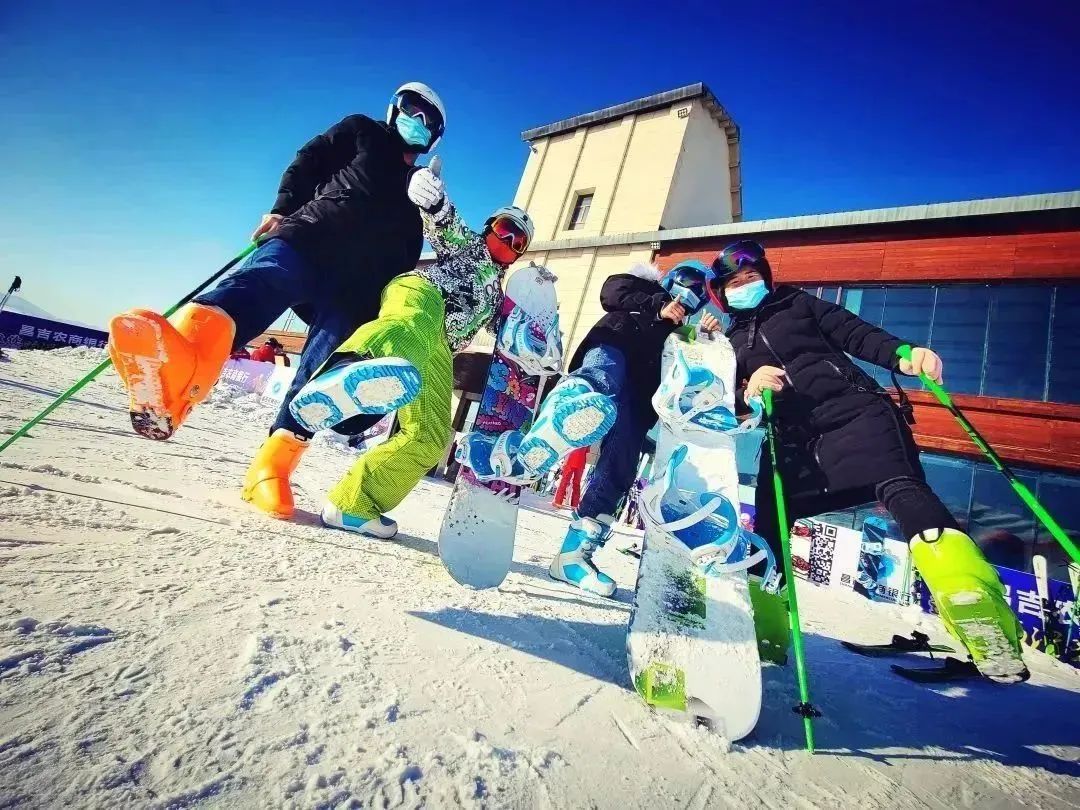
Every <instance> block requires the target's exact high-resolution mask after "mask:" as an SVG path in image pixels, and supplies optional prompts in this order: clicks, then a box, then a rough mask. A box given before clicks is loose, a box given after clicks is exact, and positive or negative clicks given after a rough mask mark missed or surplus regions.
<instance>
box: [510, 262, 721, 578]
mask: <svg viewBox="0 0 1080 810" xmlns="http://www.w3.org/2000/svg"><path fill="white" fill-rule="evenodd" d="M695 264H696V263H695ZM687 269H690V268H687ZM700 270H701V271H704V270H705V268H704V266H701V268H700ZM678 271H679V266H676V267H675V268H672V270H671V271H669V273H668V275H667V276H665V283H666V285H667V288H665V286H663V285H662V284H661V281H660V273H659V271H658V270H657V269H656V268H655V267H651V266H640V265H639V266H638V267H635V268H633V269H632V270H631V271H630V272H629V273H620V274H617V275H613V276H611V277H609V278H608V279H607V281H605V282H604V286H603V287H602V288H601V290H600V305H601V306H602V307H603V308H604V310H605V313H606V314H605V315H604V316H603V317H602V318H601V319H600V320H599V321H598V322H597V323H596V325H595V326H593V328H592V329H590V330H589V332H588V334H587V335H586V336H585V339H584V340H583V341H582V343H581V345H580V346H579V347H578V349H577V351H576V352H575V353H574V356H573V358H571V360H570V365H569V369H570V374H569V375H568V376H567V377H566V378H565V379H564V380H562V381H561V382H560V383H559V384H558V385H557V386H556V387H555V388H554V389H552V391H551V393H550V394H549V395H548V396H547V398H546V399H545V400H544V404H543V406H542V407H541V409H540V413H539V415H538V416H537V419H536V422H535V423H534V425H533V427H532V428H531V429H530V430H529V433H528V434H526V436H525V438H524V440H523V441H522V442H521V445H520V447H519V450H518V458H519V460H520V461H521V464H522V466H523V467H524V468H525V470H526V471H527V472H528V473H529V474H531V475H533V476H534V477H536V478H539V477H542V476H543V474H544V473H546V472H547V471H548V470H550V469H552V468H553V467H554V466H555V465H556V464H558V462H559V460H560V459H561V458H563V457H565V455H566V454H567V453H569V452H570V449H571V448H572V447H575V446H578V447H580V446H587V445H591V444H593V443H595V442H596V441H598V440H600V439H601V438H603V444H602V445H601V447H600V455H599V458H598V459H597V463H596V467H595V468H594V469H593V474H592V477H591V479H590V481H589V485H588V487H587V489H586V490H585V494H584V495H583V496H582V498H581V504H580V505H579V507H578V509H577V511H576V513H575V520H574V522H573V523H571V524H570V530H569V531H568V533H567V535H566V538H565V540H564V541H563V544H562V548H561V549H560V551H559V553H558V554H557V555H556V556H555V558H554V559H553V560H552V562H551V567H550V569H549V570H550V573H551V576H552V577H553V578H555V579H559V580H562V581H563V582H568V583H570V584H571V585H576V586H577V587H579V588H582V589H583V590H587V591H591V592H593V593H597V594H600V595H601V596H610V595H611V594H612V593H614V592H615V581H614V580H613V579H612V578H611V577H609V576H608V575H607V574H605V573H603V572H602V571H600V570H599V569H598V568H597V567H596V565H595V564H594V563H593V561H592V555H593V553H594V552H595V551H596V549H598V548H600V547H601V546H603V545H604V543H605V542H606V541H607V539H608V537H609V536H610V535H611V525H612V523H613V522H614V520H615V518H614V513H615V511H616V510H617V508H618V505H619V501H620V500H621V499H622V498H623V496H624V495H626V494H627V492H629V490H630V487H631V486H632V485H633V484H634V480H635V477H636V475H637V467H638V460H639V458H640V455H641V450H642V445H643V444H644V442H645V439H646V434H647V433H648V432H649V430H650V429H651V428H652V426H653V425H654V424H656V418H657V417H656V412H655V411H654V410H653V407H652V402H651V400H652V395H653V393H655V391H656V389H657V388H658V387H659V386H660V357H661V354H662V352H663V348H664V341H665V340H666V339H667V336H668V335H670V334H671V333H672V332H673V331H674V330H675V328H676V327H678V326H679V325H681V324H682V323H683V322H684V321H685V320H686V318H687V317H688V316H689V315H691V314H694V313H695V312H697V311H698V310H699V309H700V308H701V307H703V306H704V305H705V303H706V300H707V292H706V289H705V286H704V274H703V272H697V273H695V272H691V274H690V275H691V276H693V277H694V278H696V279H697V284H698V286H697V288H696V290H691V289H689V288H688V287H687V288H684V287H682V286H681V285H679V284H675V283H673V282H675V281H676V280H677V279H680V278H681V276H680V273H679V272H678ZM676 299H678V300H676ZM699 325H700V328H701V329H702V330H704V331H707V332H710V331H716V330H718V329H719V328H720V322H719V321H718V320H717V319H716V318H715V317H714V316H713V315H711V314H709V313H705V314H704V315H703V316H702V318H701V322H700V324H699ZM560 422H561V424H562V432H563V434H564V435H561V436H560V435H557V434H558V432H559V431H557V430H556V429H555V428H556V426H557V425H559V424H560ZM575 423H576V424H575ZM579 426H581V429H580V430H579V431H578V433H577V434H576V435H572V436H570V435H565V434H566V433H567V432H571V431H573V429H574V428H575V427H579Z"/></svg>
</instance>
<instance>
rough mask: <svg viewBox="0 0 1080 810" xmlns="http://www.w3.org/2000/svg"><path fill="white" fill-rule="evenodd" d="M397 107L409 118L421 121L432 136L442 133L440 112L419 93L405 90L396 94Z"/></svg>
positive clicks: (435, 136)
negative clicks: (398, 94)
mask: <svg viewBox="0 0 1080 810" xmlns="http://www.w3.org/2000/svg"><path fill="white" fill-rule="evenodd" d="M398 109H399V110H401V111H402V112H403V113H405V115H407V116H409V117H410V118H416V119H418V120H420V121H423V122H424V126H425V127H427V129H428V131H429V132H430V133H431V136H432V138H437V137H439V136H440V135H442V131H443V126H444V124H443V117H442V113H440V112H439V110H438V108H436V107H435V105H434V104H432V103H431V102H429V101H428V100H427V99H426V98H424V97H423V96H421V95H420V94H419V93H414V92H412V91H411V90H406V91H405V92H404V93H402V94H401V95H400V96H398Z"/></svg>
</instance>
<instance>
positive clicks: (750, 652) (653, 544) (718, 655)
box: [627, 334, 761, 740]
mask: <svg viewBox="0 0 1080 810" xmlns="http://www.w3.org/2000/svg"><path fill="white" fill-rule="evenodd" d="M676 347H678V348H680V349H681V350H682V352H683V354H684V356H685V357H686V358H687V360H689V361H690V363H691V364H693V365H702V366H705V367H706V368H709V369H710V370H711V371H712V372H713V373H714V374H716V375H717V376H718V377H720V379H722V380H723V381H724V382H725V385H726V387H727V389H728V390H727V392H726V394H725V397H724V404H725V405H726V406H727V407H728V408H730V409H731V410H732V411H733V410H734V377H735V352H734V351H733V349H732V348H731V344H730V343H729V342H728V340H727V339H726V338H724V337H722V336H716V337H714V338H711V339H710V337H709V336H705V335H699V336H698V337H697V340H696V341H694V342H687V341H686V340H685V339H684V338H682V337H680V336H679V335H677V334H676V335H672V336H671V337H669V338H668V341H667V343H666V344H665V346H664V354H663V369H664V375H665V376H666V375H667V372H668V369H669V368H670V366H671V364H672V363H673V362H674V357H675V351H676ZM694 440H695V441H698V442H705V443H707V444H708V445H709V446H707V447H706V446H701V444H694V443H692V442H691V440H690V438H689V437H688V436H684V435H681V434H676V433H673V432H672V431H671V429H670V428H668V427H667V426H666V425H664V424H663V423H661V426H660V435H659V439H658V441H657V445H656V461H655V463H654V466H653V470H654V476H662V475H663V472H664V471H665V470H666V469H667V466H668V459H669V457H670V456H671V453H672V451H673V450H674V449H675V448H676V447H678V446H680V445H683V444H685V445H687V447H688V451H689V452H688V454H687V457H686V460H685V461H684V462H683V463H682V464H681V465H680V466H679V468H678V479H677V482H676V484H677V486H678V487H679V488H683V489H689V490H692V491H694V492H698V493H719V494H722V495H724V496H725V497H727V498H728V499H729V500H730V501H731V502H732V504H733V505H734V506H735V510H736V513H738V511H739V476H738V471H737V469H736V466H735V437H734V436H732V435H723V434H720V433H713V434H710V435H709V436H708V438H697V437H696V436H695V439H694ZM627 655H628V658H629V663H630V674H631V677H632V679H633V682H634V685H635V687H636V688H637V690H638V692H639V694H641V696H642V697H643V698H644V699H645V701H646V702H647V703H648V704H650V705H651V706H653V707H655V708H656V709H658V710H661V711H665V712H670V713H673V714H675V715H678V716H681V717H684V718H686V719H687V720H691V721H697V722H703V723H705V724H707V725H708V726H709V727H710V728H712V729H713V730H715V731H717V732H718V733H720V734H722V735H723V736H725V737H726V738H728V739H729V740H738V739H741V738H742V737H745V736H746V735H747V734H749V733H750V732H751V731H753V729H754V726H755V725H756V724H757V720H758V714H759V712H760V709H761V663H760V660H759V658H758V647H757V640H756V637H755V632H754V613H753V608H752V607H751V604H750V593H749V590H748V585H747V578H746V572H745V571H740V572H737V573H728V574H724V575H722V576H710V577H705V576H703V575H702V574H701V573H700V571H699V569H698V568H697V567H696V566H695V565H694V564H693V563H692V562H691V560H690V556H689V552H688V549H687V548H686V547H685V546H684V545H683V544H682V543H679V542H677V541H674V542H673V541H672V540H671V539H670V538H668V536H667V535H665V534H662V533H659V532H656V531H654V530H650V529H649V528H648V524H646V533H645V539H644V542H643V545H642V554H641V564H640V567H639V569H638V580H637V591H636V595H635V600H634V611H633V613H632V614H631V617H630V629H629V633H628V635H627Z"/></svg>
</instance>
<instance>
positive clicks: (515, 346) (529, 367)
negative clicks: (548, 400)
mask: <svg viewBox="0 0 1080 810" xmlns="http://www.w3.org/2000/svg"><path fill="white" fill-rule="evenodd" d="M495 346H496V348H497V349H498V350H499V351H500V352H501V353H502V354H503V355H505V356H506V357H508V358H510V359H511V360H513V361H514V362H515V363H517V364H518V365H519V366H521V368H522V369H523V370H524V371H525V373H526V374H528V375H530V376H537V377H546V376H550V375H552V374H558V373H559V371H560V370H561V369H562V334H561V333H560V331H559V318H558V316H556V317H555V319H554V320H553V321H552V322H551V323H550V324H548V326H547V327H546V328H541V327H539V326H538V325H537V324H535V323H534V322H533V321H531V320H529V317H528V315H527V314H526V313H525V312H524V311H523V310H522V309H521V308H520V307H514V308H513V309H512V310H511V311H510V314H509V315H507V316H506V321H505V322H504V323H503V325H502V327H501V328H500V329H499V335H498V338H497V339H496V342H495Z"/></svg>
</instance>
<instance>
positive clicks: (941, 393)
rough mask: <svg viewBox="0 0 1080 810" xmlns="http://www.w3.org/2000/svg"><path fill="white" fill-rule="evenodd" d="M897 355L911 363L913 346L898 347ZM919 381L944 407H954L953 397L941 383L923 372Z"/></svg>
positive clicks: (920, 373)
mask: <svg viewBox="0 0 1080 810" xmlns="http://www.w3.org/2000/svg"><path fill="white" fill-rule="evenodd" d="M896 353H897V354H898V355H899V356H900V358H901V359H902V360H907V361H908V362H909V363H910V362H911V346H909V345H908V344H907V343H905V344H904V345H903V346H900V347H898V348H897V350H896ZM919 379H920V380H922V383H923V385H925V386H926V387H927V388H929V389H930V390H931V391H932V392H933V394H934V396H935V397H937V398H938V400H939V401H940V402H941V404H942V405H944V406H945V407H946V408H951V407H952V397H950V396H949V392H948V391H946V390H945V389H944V388H942V387H941V385H940V384H939V383H937V382H934V381H933V380H931V379H930V378H929V377H927V376H926V375H925V374H923V373H922V372H921V371H920V372H919Z"/></svg>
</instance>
